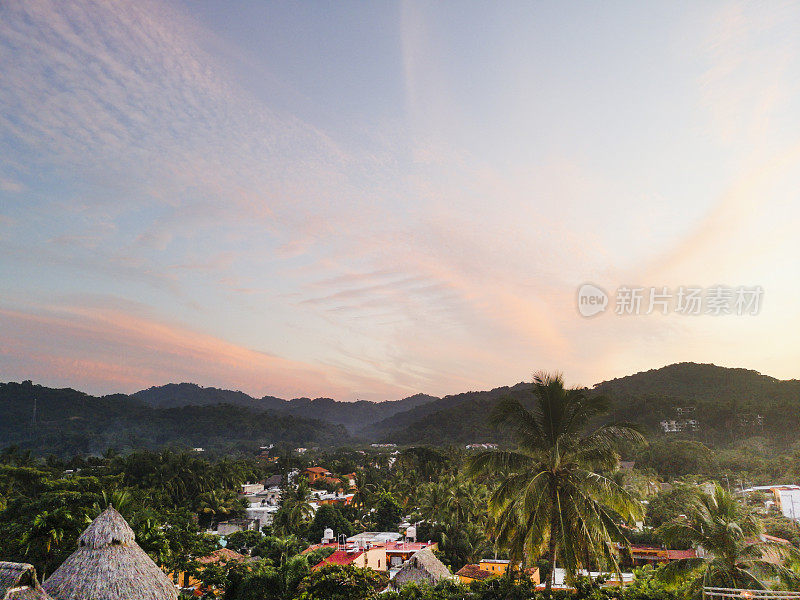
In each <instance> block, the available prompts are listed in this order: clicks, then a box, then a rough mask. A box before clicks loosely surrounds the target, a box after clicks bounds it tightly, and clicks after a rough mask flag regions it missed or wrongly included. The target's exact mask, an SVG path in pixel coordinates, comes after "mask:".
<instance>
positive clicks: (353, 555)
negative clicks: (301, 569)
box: [313, 550, 364, 569]
mask: <svg viewBox="0 0 800 600" xmlns="http://www.w3.org/2000/svg"><path fill="white" fill-rule="evenodd" d="M362 554H364V551H363V550H358V551H356V552H348V551H347V550H337V551H336V552H334V553H333V554H331V555H330V556H329V557H328V558H326V559H325V560H323V561H322V562H321V563H319V564H318V565H314V567H313V568H314V569H321V568H322V567H324V566H325V565H349V564H352V563H353V561H354V560H355V559H357V558H358V557H359V556H361V555H362Z"/></svg>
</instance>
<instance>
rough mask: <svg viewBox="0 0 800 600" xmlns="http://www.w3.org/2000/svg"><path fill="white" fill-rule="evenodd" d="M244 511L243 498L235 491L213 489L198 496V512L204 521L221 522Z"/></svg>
mask: <svg viewBox="0 0 800 600" xmlns="http://www.w3.org/2000/svg"><path fill="white" fill-rule="evenodd" d="M244 512H245V505H244V503H243V500H242V499H241V498H239V497H238V496H237V494H236V493H235V492H231V491H225V490H211V491H210V492H203V493H202V494H200V495H199V496H198V497H197V513H198V515H199V517H200V520H201V521H202V522H204V523H214V522H219V521H222V520H224V519H228V518H230V517H235V516H239V515H243V514H244Z"/></svg>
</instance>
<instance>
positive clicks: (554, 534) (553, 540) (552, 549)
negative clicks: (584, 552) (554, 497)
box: [544, 502, 559, 598]
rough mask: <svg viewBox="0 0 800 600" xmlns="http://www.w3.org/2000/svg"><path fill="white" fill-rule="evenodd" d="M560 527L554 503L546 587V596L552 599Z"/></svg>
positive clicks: (548, 545) (548, 543)
mask: <svg viewBox="0 0 800 600" xmlns="http://www.w3.org/2000/svg"><path fill="white" fill-rule="evenodd" d="M558 526H559V515H558V505H557V504H556V503H555V502H554V503H553V514H552V515H551V516H550V539H549V540H547V551H548V553H549V554H550V572H549V573H548V574H547V581H546V582H545V585H544V596H545V598H550V591H551V590H552V588H553V577H555V574H556V542H557V541H558V538H557V531H558Z"/></svg>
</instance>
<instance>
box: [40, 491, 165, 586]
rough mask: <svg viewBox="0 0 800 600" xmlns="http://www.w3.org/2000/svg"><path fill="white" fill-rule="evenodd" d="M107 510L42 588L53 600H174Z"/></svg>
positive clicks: (160, 576)
mask: <svg viewBox="0 0 800 600" xmlns="http://www.w3.org/2000/svg"><path fill="white" fill-rule="evenodd" d="M135 537H136V536H135V535H134V533H133V530H132V529H131V528H130V526H129V525H128V524H127V523H126V522H125V519H123V518H122V515H120V514H119V513H118V512H117V511H116V510H114V508H113V507H111V506H109V507H108V508H107V509H106V510H105V511H103V513H102V514H101V515H100V516H99V517H97V518H96V519H95V520H94V521H92V524H91V525H89V527H88V528H87V529H86V531H84V532H83V534H81V537H80V538H78V549H77V550H75V552H73V553H72V554H71V555H70V557H69V558H67V560H65V561H64V563H63V564H62V565H61V566H60V567H59V568H58V569H56V570H55V571H54V572H53V574H52V575H51V576H50V577H48V578H47V580H46V581H45V582H44V583H43V584H42V585H43V587H44V589H45V590H47V592H48V593H49V594H50V595H51V596H52V597H53V598H55V600H132V599H135V600H176V599H177V597H178V591H177V589H176V588H175V586H174V585H173V583H172V582H171V581H170V580H169V578H168V577H167V576H166V575H165V574H164V572H163V571H162V570H161V569H159V568H158V565H156V563H154V562H153V561H152V559H151V558H150V557H149V556H147V554H146V553H145V552H144V550H142V549H141V548H140V547H139V545H138V544H137V543H136V541H135Z"/></svg>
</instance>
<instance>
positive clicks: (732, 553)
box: [658, 486, 800, 598]
mask: <svg viewBox="0 0 800 600" xmlns="http://www.w3.org/2000/svg"><path fill="white" fill-rule="evenodd" d="M686 513H687V514H686V516H685V517H684V516H679V517H676V518H674V519H673V520H671V521H669V522H668V523H665V524H664V525H662V526H661V527H660V528H659V530H658V533H659V535H660V536H661V537H662V538H663V539H664V540H665V541H667V542H677V543H690V544H691V545H692V546H700V547H702V548H703V549H704V550H705V552H706V555H705V556H704V557H697V558H684V559H681V560H677V561H673V562H671V563H669V564H668V565H665V566H664V567H662V568H661V569H659V573H658V574H659V577H660V579H662V580H663V581H665V582H666V583H676V582H680V583H684V582H685V583H687V588H686V595H687V596H689V597H693V598H701V597H703V587H705V586H712V587H725V588H745V589H767V588H768V587H769V584H770V583H772V582H773V581H780V582H781V583H782V584H784V585H788V586H796V585H797V584H798V583H800V579H799V578H798V576H797V575H796V574H795V573H794V572H793V571H792V570H791V569H789V568H787V567H785V566H783V565H781V564H778V563H777V561H776V560H775V559H776V558H778V559H780V558H783V559H794V560H796V559H797V558H798V557H800V554H798V551H797V549H796V548H793V547H792V546H786V545H784V544H780V543H777V542H773V541H761V540H760V539H759V537H758V534H759V533H761V529H762V528H761V525H760V523H759V521H758V519H756V518H755V516H754V515H753V514H752V513H751V512H750V511H749V510H748V509H747V507H745V506H743V505H742V504H741V503H740V502H739V501H738V500H737V499H736V498H734V497H733V496H732V495H731V494H729V493H728V492H726V491H724V490H723V489H722V488H721V487H720V486H716V487H715V488H714V491H713V493H711V494H698V495H697V499H696V501H694V502H691V503H690V504H689V505H688V506H687V507H686ZM790 589H791V588H790Z"/></svg>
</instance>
